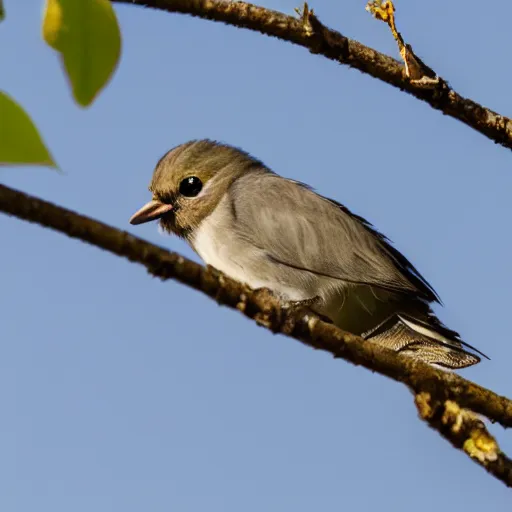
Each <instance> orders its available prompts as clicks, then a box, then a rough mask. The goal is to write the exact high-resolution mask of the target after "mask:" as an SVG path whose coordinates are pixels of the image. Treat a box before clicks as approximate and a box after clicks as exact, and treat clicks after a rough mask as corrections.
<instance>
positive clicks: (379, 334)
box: [363, 314, 488, 369]
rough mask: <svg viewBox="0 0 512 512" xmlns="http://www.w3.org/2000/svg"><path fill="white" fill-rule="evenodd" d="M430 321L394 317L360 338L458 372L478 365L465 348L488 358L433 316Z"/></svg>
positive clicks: (475, 358)
mask: <svg viewBox="0 0 512 512" xmlns="http://www.w3.org/2000/svg"><path fill="white" fill-rule="evenodd" d="M429 320H432V322H430V321H429V322H428V323H427V322H424V321H422V320H418V319H417V318H413V317H411V316H409V315H406V314H395V315H393V316H390V317H389V318H387V319H386V320H384V321H383V322H381V323H380V324H379V325H378V326H377V327H375V328H373V329H371V330H370V331H367V332H365V333H364V334H363V338H365V339H367V340H369V341H372V342H375V343H378V344H380V345H383V346H385V347H387V348H389V349H391V350H394V351H396V352H399V353H401V354H404V355H410V356H412V357H414V358H416V359H419V360H421V361H423V362H425V363H428V364H432V365H437V366H440V367H442V368H449V369H460V368H466V367H467V366H472V365H474V364H477V363H478V362H480V357H479V356H478V355H476V354H474V353H472V352H470V351H469V350H468V349H470V350H473V351H475V352H478V353H479V354H480V355H481V356H483V357H485V358H487V356H486V355H485V354H482V353H481V352H480V351H478V350H477V349H475V348H474V347H472V346H471V345H468V344H467V343H464V342H463V341H462V340H461V339H460V338H459V335H458V334H457V333H456V332H455V331H451V330H450V329H447V328H446V327H445V326H444V325H442V324H441V322H439V320H438V319H437V318H436V317H435V316H434V315H433V314H432V316H430V317H429ZM432 323H433V325H432ZM487 359H488V358H487Z"/></svg>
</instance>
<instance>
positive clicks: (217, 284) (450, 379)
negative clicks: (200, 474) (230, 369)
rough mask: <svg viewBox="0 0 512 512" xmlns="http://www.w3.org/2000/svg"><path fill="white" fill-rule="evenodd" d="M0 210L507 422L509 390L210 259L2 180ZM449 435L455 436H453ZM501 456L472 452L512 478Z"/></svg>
mask: <svg viewBox="0 0 512 512" xmlns="http://www.w3.org/2000/svg"><path fill="white" fill-rule="evenodd" d="M0 211H3V212H5V213H8V214H9V215H13V216H16V217H18V218H20V219H24V220H26V221H29V222H35V223H37V224H40V225H41V226H45V227H49V228H51V229H54V230H56V231H59V232H61V233H64V234H66V235H68V236H70V237H73V238H77V239H79V240H82V241H83V242H87V243H89V244H91V245H95V246H96V247H99V248H101V249H104V250H106V251H109V252H111V253H113V254H116V255H118V256H121V257H123V258H126V259H128V260H130V261H132V262H134V263H139V264H141V265H143V266H144V267H146V269H147V270H148V272H149V273H150V274H152V275H154V276H156V277H159V278H161V279H162V280H165V279H175V280H177V281H179V282H181V283H183V284H185V285H187V286H190V287H191V288H194V289H196V290H198V291H201V292H203V293H204V294H205V295H207V296H209V297H210V298H212V299H214V300H216V301H217V302H218V303H219V304H221V305H224V306H228V307H230V308H233V309H238V310H239V311H241V312H242V313H243V314H244V315H245V316H247V317H249V318H251V319H253V320H255V321H256V322H257V323H258V324H259V325H261V326H263V327H265V328H267V329H269V330H271V331H272V332H274V333H281V334H285V335H287V336H290V337H292V338H295V339H297V340H299V341H301V342H302V343H304V344H306V345H308V346H310V347H313V348H316V349H321V350H325V351H327V352H330V353H331V354H333V355H334V357H336V358H342V359H345V360H346V361H349V362H351V363H353V364H355V365H361V366H364V367H365V368H368V369H369V370H372V371H376V372H378V373H380V374H382V375H385V376H387V377H390V378H391V379H393V380H396V381H399V382H403V383H404V384H406V385H407V386H408V387H409V388H410V389H411V390H412V391H413V392H414V394H415V395H418V394H420V393H427V394H428V396H429V397H432V400H434V401H436V403H445V402H446V401H447V400H451V401H454V402H456V403H457V404H459V406H460V407H463V408H467V409H470V410H472V411H475V412H477V413H480V414H483V415H484V416H487V417H488V418H489V419H490V420H492V421H496V422H499V423H501V424H502V425H503V426H505V427H511V426H512V401H510V400H509V399H508V398H505V397H502V396H499V395H497V394H496V393H494V392H493V391H490V390H488V389H485V388H483V387H481V386H478V385H477V384H474V383H473V382H470V381H468V380H466V379H463V378H461V377H460V376H458V375H456V374H453V373H447V372H443V371H441V370H437V369H435V368H433V367H431V366H428V365H427V364H425V363H422V362H421V361H416V360H415V359H413V358H408V357H406V356H399V355H397V354H395V353H394V352H392V351H390V350H387V349H385V348H383V347H380V346H378V345H375V344H372V343H371V342H369V341H366V340H364V339H362V338H360V337H358V336H355V335H353V334H350V333H348V332H345V331H342V330H341V329H338V328H337V327H335V326H334V325H332V324H329V323H325V322H323V321H321V320H320V319H319V318H318V317H316V316H315V315H314V314H312V313H311V312H309V311H306V310H304V309H303V310H293V309H292V310H290V309H287V308H282V307H281V304H280V303H279V301H278V300H277V299H276V298H275V297H274V296H273V295H272V294H270V292H268V291H266V290H258V291H253V290H251V289H250V288H247V287H246V286H244V285H243V284H241V283H238V282H237V281H234V280H233V279H230V278H229V277H227V276H225V275H223V274H222V273H220V272H218V271H216V270H214V269H212V268H210V267H208V268H204V267H202V266H201V265H198V264H197V263H194V262H193V261H190V260H187V259H186V258H184V257H183V256H180V255H179V254H176V253H172V252H169V251H167V250H165V249H163V248H161V247H158V246H156V245H153V244H150V243H148V242H146V241H144V240H142V239H140V238H136V237H134V236H132V235H130V234H128V233H126V232H125V231H121V230H119V229H116V228H113V227H111V226H108V225H106V224H103V223H101V222H98V221H96V220H93V219H90V218H88V217H85V216H83V215H80V214H78V213H75V212H72V211H70V210H67V209H65V208H62V207H60V206H56V205H54V204H51V203H49V202H47V201H44V200H42V199H38V198H36V197H33V196H29V195H27V194H24V193H23V192H19V191H16V190H12V189H10V188H8V187H5V186H3V185H0ZM426 417H427V416H425V418H426ZM433 417H434V418H436V417H437V416H436V415H433ZM429 423H430V425H431V426H432V427H433V428H435V429H436V430H438V431H439V432H440V433H441V434H442V435H443V436H445V437H449V436H447V435H446V433H445V432H444V431H443V429H442V428H441V426H440V425H439V423H438V422H436V421H434V420H432V421H430V422H429ZM450 440H451V441H452V442H453V440H452V439H451V438H450ZM453 444H454V445H455V446H457V447H458V448H460V447H461V446H458V445H457V444H456V443H453ZM459 444H460V443H459ZM500 453H501V452H500ZM500 461H501V462H500V464H499V465H497V466H495V465H489V464H487V463H484V462H485V461H484V462H482V461H479V460H477V462H479V463H480V464H481V465H482V466H484V467H485V468H486V469H487V470H488V471H490V472H492V473H493V474H494V476H496V477H497V478H499V479H500V480H502V481H503V482H505V483H506V484H507V485H510V486H512V479H511V478H510V475H512V464H511V463H510V461H509V459H507V458H506V457H504V456H503V457H502V458H500ZM493 468H495V470H494V469H493ZM507 475H508V476H507Z"/></svg>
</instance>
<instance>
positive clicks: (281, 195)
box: [130, 140, 486, 368]
mask: <svg viewBox="0 0 512 512" xmlns="http://www.w3.org/2000/svg"><path fill="white" fill-rule="evenodd" d="M149 189H150V191H151V193H152V194H153V199H152V200H151V201H150V202H149V203H147V204H146V205H145V206H143V207H142V208H141V209H140V210H139V211H138V212H137V213H136V214H135V215H134V216H133V217H132V218H131V220H130V222H131V224H141V223H143V222H149V221H152V220H156V219H160V224H161V226H162V227H163V229H164V230H166V231H167V232H169V233H174V234H176V235H178V236H180V237H183V238H185V239H186V240H187V241H188V243H189V244H190V245H191V246H192V248H193V249H194V250H195V251H196V252H197V253H198V254H199V256H200V257H201V258H202V259H203V260H204V261H205V262H206V263H207V264H209V265H211V266H213V267H215V268H217V269H218V270H220V271H222V272H224V273H225V274H227V275H228V276H230V277H232V278H233V279H236V280H238V281H241V282H243V283H246V284H248V285H249V286H250V287H252V288H254V289H257V288H269V289H270V290H272V291H273V292H274V293H275V294H276V295H277V296H278V297H280V298H281V299H282V300H284V301H288V302H293V303H304V304H307V305H308V306H309V307H310V308H311V309H313V310H314V311H316V312H317V313H319V314H320V315H322V316H323V317H327V318H328V319H330V320H331V321H332V322H333V323H335V324H336V325H338V326H339V327H341V328H343V329H345V330H347V331H350V332H353V333H355V334H359V335H361V336H362V337H363V338H365V339H368V340H371V341H372V342H375V343H378V344H380V345H383V346H385V347H387V348H389V349H391V350H394V351H396V352H399V353H401V354H404V355H408V356H411V357H415V358H417V359H420V360H422V361H424V362H427V363H430V364H434V365H437V366H441V367H443V368H464V367H466V366H470V365H473V364H476V363H478V362H479V361H480V358H479V357H478V355H476V354H474V353H472V352H471V351H470V350H468V349H471V350H472V351H474V352H478V353H479V354H480V355H482V356H484V357H486V356H485V355H484V354H482V353H481V352H479V351H478V350H476V349H474V348H473V347H471V346H470V345H468V344H466V343H464V342H463V341H462V340H461V339H460V337H459V335H458V334H457V333H456V332H455V331H452V330H450V329H448V328H447V327H445V326H444V325H443V324H442V323H441V322H440V321H439V320H438V318H437V317H436V316H435V315H434V313H433V312H432V310H431V308H430V303H433V302H439V298H438V296H437V295H436V293H435V291H434V290H433V288H432V287H431V286H430V285H429V284H428V283H427V281H426V280H425V279H424V278H423V277H422V276H421V275H420V273H419V272H418V271H417V270H416V269H415V268H414V266H413V265H412V264H411V263H410V262H409V261H408V260H407V259H406V258H405V256H403V255H402V254H401V253H400V252H398V251H397V250H396V249H395V248H394V247H392V245H391V244H390V242H389V240H388V239H387V238H386V237H385V236H383V235H382V234H380V233H379V232H377V231H376V230H375V229H374V228H373V227H372V225H371V224H370V223H369V222H367V221H366V220H364V219H363V218H362V217H359V216H357V215H354V214H353V213H351V212H350V211H349V210H348V209H347V208H345V207H344V206H343V205H341V204H340V203H337V202H336V201H333V200H332V199H328V198H326V197H323V196H321V195H319V194H316V193H315V192H314V191H313V190H312V189H311V188H309V187H308V186H307V185H304V184H303V183H299V182H297V181H293V180H290V179H286V178H283V177H281V176H279V175H277V174H275V173H274V172H273V171H271V170H270V169H269V168H268V167H266V166H265V165H264V164H263V163H262V162H260V161H259V160H257V159H256V158H254V157H252V156H250V155H249V154H248V153H246V152H244V151H242V150H240V149H237V148H234V147H232V146H229V145H226V144H220V143H217V142H213V141H210V140H197V141H190V142H187V143H185V144H182V145H180V146H177V147H176V148H174V149H172V150H170V151H169V152H168V153H167V154H166V155H165V156H164V157H163V158H161V159H160V161H159V162H158V164H157V166H156V169H155V171H154V174H153V178H152V180H151V184H150V187H149Z"/></svg>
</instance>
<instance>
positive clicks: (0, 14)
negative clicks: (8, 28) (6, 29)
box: [0, 0, 5, 21]
mask: <svg viewBox="0 0 512 512" xmlns="http://www.w3.org/2000/svg"><path fill="white" fill-rule="evenodd" d="M3 20H5V9H4V2H3V0H0V21H3Z"/></svg>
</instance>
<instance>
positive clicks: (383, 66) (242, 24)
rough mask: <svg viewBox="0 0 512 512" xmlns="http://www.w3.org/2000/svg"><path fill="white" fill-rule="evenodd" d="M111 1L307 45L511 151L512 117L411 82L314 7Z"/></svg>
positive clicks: (446, 89)
mask: <svg viewBox="0 0 512 512" xmlns="http://www.w3.org/2000/svg"><path fill="white" fill-rule="evenodd" d="M111 1H112V2H113V3H121V4H130V5H139V6H143V7H150V8H154V9H160V10H162V11H167V12H173V13H181V14H189V15H191V16H196V17H199V18H203V19H208V20H213V21H219V22H223V23H226V24H229V25H233V26H235V27H239V28H245V29H249V30H254V31H256V32H260V33H261V34H265V35H268V36H273V37H277V38H279V39H281V40H283V41H288V42H290V43H294V44H297V45H299V46H303V47H304V48H307V49H308V50H309V51H310V52H312V53H315V54H318V55H323V56H324V57H326V58H328V59H330V60H334V61H336V62H338V63H340V64H346V65H348V66H350V67H353V68H356V69H358V70H359V71H362V72H363V73H367V74H368V75H371V76H373V77H374V78H378V79H379V80H382V81H383V82H386V83H388V84H390V85H393V86H394V87H397V88H399V89H400V90H403V91H406V92H408V93H409V94H412V95H413V96H415V97H416V98H418V99H419V100H422V101H425V102H426V103H428V104H429V105H430V106H431V107H433V108H435V109H436V110H440V111H441V112H443V113H444V114H446V115H449V116H451V117H453V118H455V119H458V120H459V121H461V122H463V123H464V124H466V125H468V126H470V127H471V128H473V129H475V130H476V131H478V132H480V133H482V134H483V135H485V136H486V137H488V138H489V139H491V140H493V141H494V142H496V143H497V144H501V145H502V146H505V147H507V148H509V149H512V121H511V119H509V118H508V117H505V116H502V115H501V114H498V113H497V112H493V111H492V110H490V109H488V108H486V107H483V106H482V105H480V104H478V103H476V102H475V101H473V100H470V99H468V98H464V97H463V96H461V95H460V94H458V93H457V92H455V91H454V90H453V89H452V88H451V87H450V86H449V85H448V83H447V82H446V81H445V80H444V79H442V78H441V77H438V78H439V80H438V84H437V85H436V86H435V87H424V86H423V85H422V84H421V83H420V81H418V80H411V79H410V78H409V77H407V74H406V73H405V72H404V66H403V65H402V64H401V63H400V62H399V61H397V60H395V59H393V58H391V57H389V56H387V55H384V54H383V53H380V52H378V51H376V50H374V49H372V48H369V47H368V46H365V45H363V44H361V43H359V42H358V41H355V40H353V39H349V38H348V37H345V36H344V35H342V34H340V33H339V32H337V31H336V30H332V29H330V28H328V27H326V26H325V25H324V24H323V23H321V22H320V20H319V19H318V17H317V16H315V14H314V13H313V12H312V11H310V10H309V9H307V5H306V6H305V8H304V10H303V11H302V13H303V15H302V17H301V18H295V17H293V16H288V15H286V14H283V13H281V12H278V11H273V10H271V9H265V8H264V7H259V6H257V5H253V4H249V3H246V2H238V1H227V0H111ZM306 11H307V13H306Z"/></svg>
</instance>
